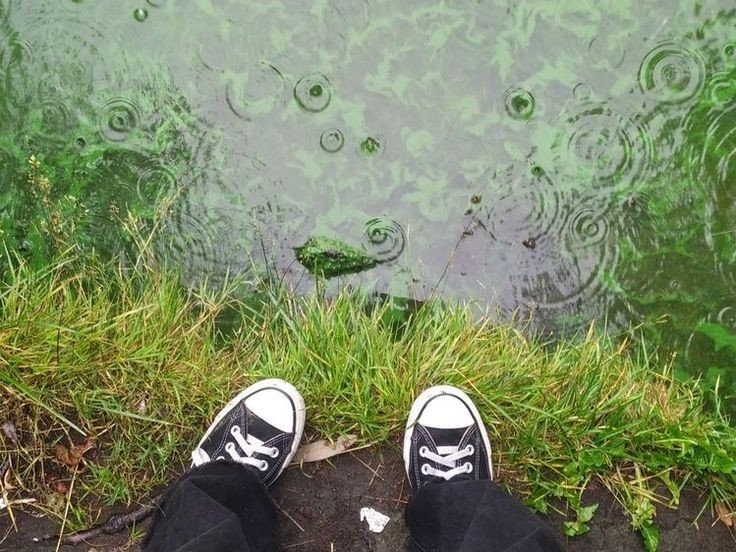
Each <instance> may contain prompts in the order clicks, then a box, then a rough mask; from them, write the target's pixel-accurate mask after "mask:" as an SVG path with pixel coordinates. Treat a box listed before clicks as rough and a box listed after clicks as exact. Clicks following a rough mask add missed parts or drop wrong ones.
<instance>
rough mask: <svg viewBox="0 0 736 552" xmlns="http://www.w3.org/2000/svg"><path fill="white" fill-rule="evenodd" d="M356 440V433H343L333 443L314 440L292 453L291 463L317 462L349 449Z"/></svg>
mask: <svg viewBox="0 0 736 552" xmlns="http://www.w3.org/2000/svg"><path fill="white" fill-rule="evenodd" d="M357 440H358V437H357V436H356V435H345V436H343V437H340V438H338V439H337V441H335V442H334V443H329V442H328V441H324V440H322V441H315V442H314V443H309V444H308V445H305V446H303V447H301V448H300V449H299V450H298V451H297V453H296V454H295V455H294V459H293V460H292V463H294V464H301V463H303V462H319V461H320V460H327V459H328V458H332V457H333V456H337V455H339V454H343V453H345V452H348V451H349V450H350V447H351V446H353V445H354V444H355V441H357Z"/></svg>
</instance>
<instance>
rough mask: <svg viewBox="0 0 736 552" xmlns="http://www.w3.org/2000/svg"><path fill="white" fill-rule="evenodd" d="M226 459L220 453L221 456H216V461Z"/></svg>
mask: <svg viewBox="0 0 736 552" xmlns="http://www.w3.org/2000/svg"><path fill="white" fill-rule="evenodd" d="M225 459H226V458H225V457H224V456H222V455H220V456H218V457H217V458H215V461H216V462H217V461H220V460H225Z"/></svg>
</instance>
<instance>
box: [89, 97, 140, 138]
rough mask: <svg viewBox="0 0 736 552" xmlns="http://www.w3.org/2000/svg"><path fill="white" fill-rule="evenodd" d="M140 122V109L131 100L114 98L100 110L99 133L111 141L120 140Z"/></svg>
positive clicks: (127, 135)
mask: <svg viewBox="0 0 736 552" xmlns="http://www.w3.org/2000/svg"><path fill="white" fill-rule="evenodd" d="M140 122H141V114H140V111H139V109H138V106H137V105H136V104H135V103H134V102H133V101H132V100H130V99H128V98H124V97H119V98H114V99H112V100H110V101H109V102H107V104H106V105H105V107H104V108H103V110H102V116H101V117H100V121H99V128H100V134H101V135H102V137H103V138H105V139H107V140H109V141H111V142H122V141H124V140H126V139H127V138H128V137H129V136H130V135H131V134H132V133H133V132H135V131H136V130H137V129H138V128H139V126H140Z"/></svg>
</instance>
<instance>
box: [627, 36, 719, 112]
mask: <svg viewBox="0 0 736 552" xmlns="http://www.w3.org/2000/svg"><path fill="white" fill-rule="evenodd" d="M705 71H706V70H705V61H704V60H703V58H702V56H701V55H700V54H699V53H698V52H697V51H695V50H690V49H688V48H686V47H684V46H682V45H680V44H676V43H674V42H663V43H661V44H659V45H657V46H656V47H655V48H653V49H652V50H650V51H649V52H648V53H647V54H646V56H644V60H643V61H642V63H641V66H640V67H639V86H640V87H641V90H642V92H644V93H645V94H647V95H649V96H650V97H652V98H654V99H655V100H657V101H659V102H662V103H668V104H677V103H683V102H686V101H688V100H690V99H692V98H694V97H696V96H697V95H698V93H699V92H700V91H701V90H702V88H703V84H704V78H705Z"/></svg>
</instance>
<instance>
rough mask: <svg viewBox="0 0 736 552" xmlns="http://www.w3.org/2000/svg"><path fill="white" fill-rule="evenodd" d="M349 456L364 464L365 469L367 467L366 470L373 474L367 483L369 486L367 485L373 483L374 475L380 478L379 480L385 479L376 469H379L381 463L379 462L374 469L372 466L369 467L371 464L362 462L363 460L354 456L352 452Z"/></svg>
mask: <svg viewBox="0 0 736 552" xmlns="http://www.w3.org/2000/svg"><path fill="white" fill-rule="evenodd" d="M350 456H352V457H353V458H355V459H356V460H357V461H358V462H360V463H361V464H363V466H365V468H366V469H367V470H368V471H369V472H371V473H372V474H373V477H372V478H371V482H370V483H368V486H369V487H370V486H371V483H373V480H374V479H375V478H376V477H377V478H378V479H380V480H381V481H385V479H384V478H383V477H381V475H380V474H379V473H378V470H379V469H381V464H380V463H379V464H378V466H376V469H373V468H372V467H371V466H370V465H369V464H366V463H365V462H363V460H361V459H360V458H358V457H357V456H356V455H355V454H353V453H352V452H351V453H350Z"/></svg>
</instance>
